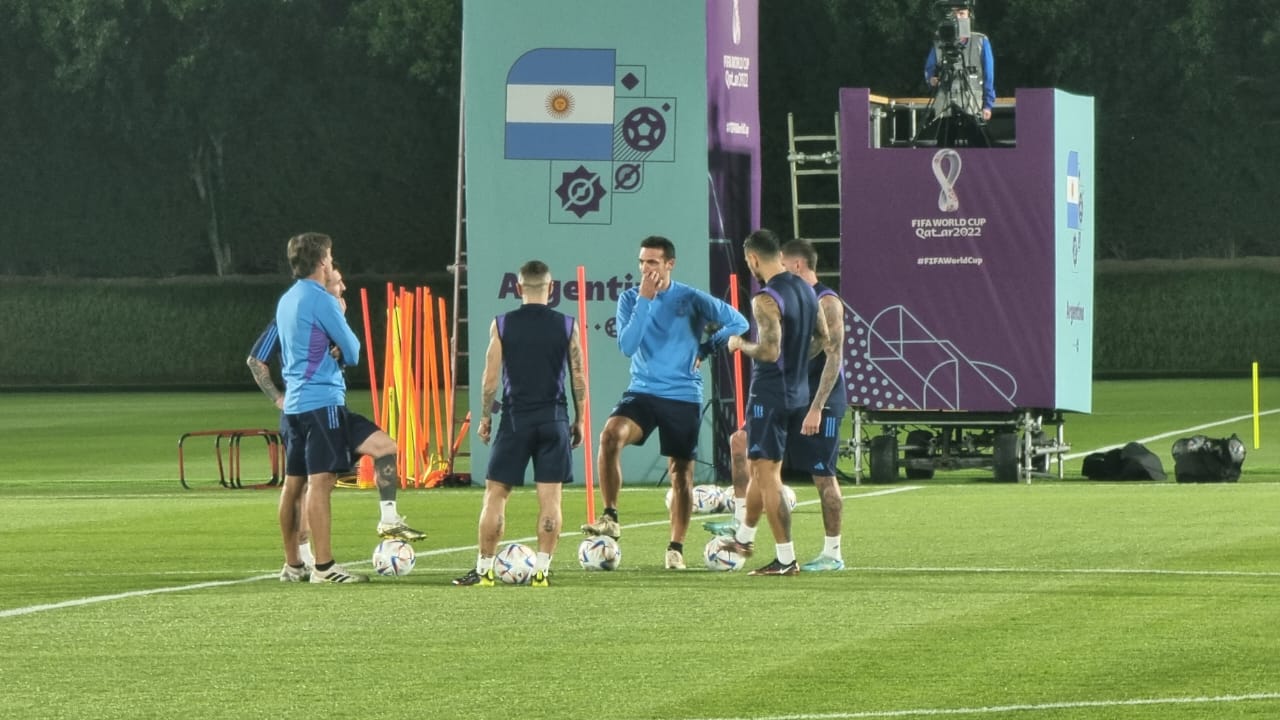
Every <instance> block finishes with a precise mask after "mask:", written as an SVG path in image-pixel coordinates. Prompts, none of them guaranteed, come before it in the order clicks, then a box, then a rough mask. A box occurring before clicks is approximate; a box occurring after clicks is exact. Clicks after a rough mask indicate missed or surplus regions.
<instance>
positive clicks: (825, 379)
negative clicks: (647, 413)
mask: <svg viewBox="0 0 1280 720" xmlns="http://www.w3.org/2000/svg"><path fill="white" fill-rule="evenodd" d="M782 264H783V266H784V267H786V268H787V270H788V271H789V272H790V273H791V274H793V275H795V276H797V277H799V278H800V279H802V280H804V281H805V282H807V283H809V285H810V286H811V287H812V288H813V291H814V293H815V294H816V295H817V296H818V322H819V323H821V324H823V325H825V326H826V331H827V342H828V344H829V346H830V347H831V348H833V349H836V350H837V352H836V354H835V357H836V360H837V362H835V363H833V365H834V370H831V371H828V370H827V368H828V362H827V360H828V357H827V353H826V352H825V348H822V349H823V350H824V352H819V353H818V354H817V355H814V356H812V357H811V358H810V359H809V399H810V406H809V410H810V412H812V411H813V410H814V409H815V408H814V406H813V398H814V397H816V396H817V395H818V394H820V393H824V388H828V387H831V388H832V389H831V390H830V391H829V392H826V393H825V394H826V397H827V401H826V403H824V404H822V407H821V409H820V420H819V423H818V432H816V433H814V434H812V435H806V434H803V433H799V434H794V433H788V435H787V453H786V457H787V461H788V464H789V465H790V467H792V468H803V469H804V470H807V471H808V472H809V474H810V476H811V477H812V478H813V484H814V486H815V487H816V488H817V489H818V498H819V500H820V501H821V503H822V525H823V528H824V530H825V535H824V538H823V545H822V553H821V554H819V555H818V557H816V558H814V559H813V560H811V561H810V562H807V563H805V564H804V565H801V566H800V569H801V570H803V571H805V572H816V571H822V570H843V569H844V557H843V556H842V554H841V551H840V524H841V515H842V514H843V509H844V499H843V498H842V497H841V496H840V483H839V482H838V481H837V480H836V457H837V454H838V451H839V433H840V423H841V421H842V420H843V419H844V414H845V411H846V410H847V409H848V407H849V403H848V400H847V398H846V397H845V393H844V391H843V390H842V389H841V388H840V377H841V375H842V373H843V359H842V358H841V357H840V355H839V352H838V350H839V348H842V347H844V302H843V301H842V300H841V299H840V296H839V295H837V294H836V293H835V291H833V290H832V289H831V288H829V287H827V286H826V285H824V284H822V283H820V282H818V275H817V268H818V253H817V251H816V250H814V248H813V245H812V244H811V243H809V241H807V240H792V241H790V242H788V243H787V244H785V245H783V246H782ZM815 349H818V348H816V346H814V347H811V348H810V354H812V353H813V351H814V350H815ZM828 383H830V385H828ZM729 448H730V467H731V468H732V470H733V489H734V495H735V497H736V499H737V500H738V501H739V502H736V503H735V504H734V516H735V517H734V520H733V521H732V522H708V523H705V524H704V527H706V528H707V529H708V530H710V531H711V532H713V533H716V534H717V535H731V534H733V533H735V532H736V531H737V529H738V526H739V525H741V524H742V520H743V518H744V517H745V515H746V507H745V506H746V503H745V502H742V501H743V500H744V499H745V498H746V489H747V481H748V471H747V442H746V435H745V433H743V432H742V431H738V432H735V433H734V434H733V435H732V436H730V438H729ZM739 508H741V510H739Z"/></svg>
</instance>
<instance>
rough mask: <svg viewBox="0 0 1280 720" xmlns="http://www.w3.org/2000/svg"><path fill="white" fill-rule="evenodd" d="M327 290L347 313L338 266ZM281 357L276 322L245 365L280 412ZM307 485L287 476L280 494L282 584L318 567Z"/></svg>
mask: <svg viewBox="0 0 1280 720" xmlns="http://www.w3.org/2000/svg"><path fill="white" fill-rule="evenodd" d="M327 289H328V291H329V294H331V295H333V296H334V297H335V298H337V299H338V306H339V307H340V308H341V309H342V311H343V312H344V313H345V312H346V309H347V302H346V300H344V299H343V298H342V294H343V293H344V292H346V289H347V286H346V284H345V283H344V282H343V281H342V272H341V271H339V270H338V265H337V263H334V264H333V270H332V272H331V273H329V283H328V286H327ZM279 355H280V332H279V330H278V329H277V328H276V321H275V318H272V320H271V322H269V323H267V327H266V328H265V329H263V331H262V334H261V335H259V336H258V339H257V341H256V342H254V343H253V347H252V348H250V350H249V356H248V357H247V358H245V364H246V365H248V366H249V372H250V373H252V374H253V380H254V382H256V383H257V384H258V388H259V389H261V390H262V392H263V394H265V395H266V396H267V397H268V398H270V399H271V401H272V402H273V403H275V406H276V407H277V408H279V409H281V410H283V409H284V392H283V391H282V390H281V389H280V388H278V387H276V383H275V381H274V380H272V379H271V361H272V360H273V359H275V358H277V357H278V356H279ZM285 433H286V430H285V424H284V413H281V414H280V435H281V437H282V438H283V437H284V435H285ZM306 483H307V478H306V477H305V476H302V475H285V477H284V485H283V486H282V487H281V490H280V504H279V509H278V511H277V514H278V516H279V521H280V534H281V535H282V536H283V539H284V567H283V568H282V569H281V570H280V580H281V582H301V581H303V580H306V579H307V577H308V576H309V575H310V574H311V568H312V567H313V566H314V565H315V563H316V561H315V556H314V555H312V554H311V539H310V535H311V533H310V530H309V529H308V526H307V515H306V513H305V512H303V508H302V499H303V493H304V491H305V490H306V488H307V485H306Z"/></svg>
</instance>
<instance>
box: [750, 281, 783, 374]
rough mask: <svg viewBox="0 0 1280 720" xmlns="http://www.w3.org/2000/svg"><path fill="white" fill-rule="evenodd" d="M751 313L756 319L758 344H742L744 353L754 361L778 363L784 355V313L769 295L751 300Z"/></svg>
mask: <svg viewBox="0 0 1280 720" xmlns="http://www.w3.org/2000/svg"><path fill="white" fill-rule="evenodd" d="M751 312H752V313H753V314H754V315H755V318H756V330H757V338H758V339H757V340H756V342H744V343H742V353H743V354H744V355H746V356H747V357H749V358H751V359H752V360H761V361H763V362H777V360H778V356H779V355H781V354H782V312H781V310H779V309H778V303H777V302H775V301H774V299H773V298H771V297H769V296H768V295H757V296H755V297H754V298H752V299H751Z"/></svg>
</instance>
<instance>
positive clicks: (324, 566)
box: [316, 560, 333, 572]
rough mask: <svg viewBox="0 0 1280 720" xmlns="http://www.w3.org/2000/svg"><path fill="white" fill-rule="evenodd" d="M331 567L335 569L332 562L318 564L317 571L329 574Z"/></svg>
mask: <svg viewBox="0 0 1280 720" xmlns="http://www.w3.org/2000/svg"><path fill="white" fill-rule="evenodd" d="M331 567H333V561H332V560H330V561H329V562H327V563H316V569H317V570H319V571H320V572H328V570H329V568H331Z"/></svg>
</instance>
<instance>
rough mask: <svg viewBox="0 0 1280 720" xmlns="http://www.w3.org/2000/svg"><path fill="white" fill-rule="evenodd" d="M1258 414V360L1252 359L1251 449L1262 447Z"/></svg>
mask: <svg viewBox="0 0 1280 720" xmlns="http://www.w3.org/2000/svg"><path fill="white" fill-rule="evenodd" d="M1260 417H1261V416H1260V415H1259V414H1258V361H1257V360H1254V361H1253V449H1254V450H1257V449H1258V448H1260V447H1262V426H1261V424H1260V423H1259V419H1260Z"/></svg>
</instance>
